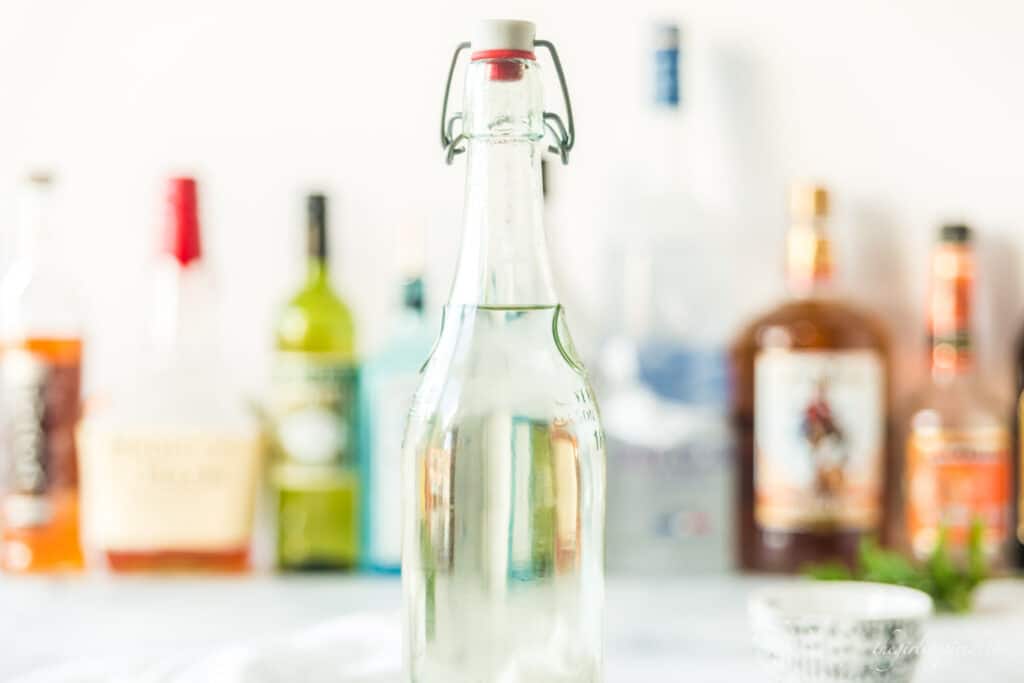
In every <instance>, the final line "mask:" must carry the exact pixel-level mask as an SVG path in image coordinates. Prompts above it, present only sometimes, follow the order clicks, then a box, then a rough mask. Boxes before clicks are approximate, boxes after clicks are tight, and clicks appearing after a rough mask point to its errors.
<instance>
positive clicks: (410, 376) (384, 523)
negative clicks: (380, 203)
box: [359, 234, 436, 573]
mask: <svg viewBox="0 0 1024 683" xmlns="http://www.w3.org/2000/svg"><path fill="white" fill-rule="evenodd" d="M418 246H419V247H421V246H422V235H421V234H416V235H410V234H406V235H404V236H403V239H402V243H401V244H400V245H399V250H400V253H401V254H402V256H403V259H404V260H405V263H403V264H402V271H403V280H404V281H403V283H402V289H401V313H400V315H399V318H398V324H397V325H396V327H395V329H394V330H393V332H392V335H391V337H390V339H389V341H388V343H387V344H386V345H385V347H384V348H383V349H382V350H381V351H379V352H378V353H376V354H374V355H372V356H370V357H369V358H367V360H366V362H365V363H364V364H363V366H362V367H361V368H360V371H359V380H360V386H359V401H360V403H359V405H360V409H359V433H360V452H361V456H360V459H361V464H362V470H363V484H362V486H363V491H364V496H363V553H362V555H363V564H365V565H366V566H367V567H369V568H370V569H373V570H374V571H380V572H386V573H398V572H399V571H401V563H402V517H401V514H402V513H401V508H402V504H401V491H402V487H401V479H402V477H401V453H402V434H403V432H404V431H405V423H406V420H407V419H408V416H409V407H410V405H411V402H412V396H413V394H414V393H415V392H416V387H417V386H418V385H419V382H420V370H421V369H422V368H423V365H424V363H425V362H426V360H427V358H428V357H429V356H430V349H431V347H432V346H433V343H434V339H435V337H436V330H435V328H434V326H433V325H432V324H430V322H429V321H428V320H427V318H426V316H425V315H424V311H423V307H424V291H423V281H424V278H423V268H424V266H423V257H422V253H421V252H422V248H417V247H418Z"/></svg>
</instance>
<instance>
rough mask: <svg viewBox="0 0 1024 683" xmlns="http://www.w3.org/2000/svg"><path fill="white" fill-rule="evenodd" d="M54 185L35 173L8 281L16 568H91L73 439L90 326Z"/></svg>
mask: <svg viewBox="0 0 1024 683" xmlns="http://www.w3.org/2000/svg"><path fill="white" fill-rule="evenodd" d="M52 185H53V183H52V180H51V178H50V176H49V175H46V174H42V173H36V174H33V175H32V176H30V177H29V179H28V182H27V187H26V191H25V194H24V200H25V201H24V206H23V215H22V218H21V223H20V230H19V235H18V244H17V256H16V258H15V261H14V263H13V264H12V265H11V268H10V270H9V271H8V273H7V274H6V276H5V277H4V280H3V283H2V285H0V416H2V419H0V463H3V468H2V470H0V481H2V482H3V488H2V491H0V527H2V529H3V532H2V548H0V550H2V552H0V567H2V568H3V570H4V571H9V572H37V571H65V570H72V569H79V568H80V567H81V566H82V551H81V548H80V545H79V533H78V468H77V458H76V454H75V442H74V438H73V436H74V430H75V425H76V423H77V422H78V415H79V403H80V385H81V359H82V328H81V324H80V323H81V319H80V317H79V308H78V306H76V304H75V291H76V290H75V287H74V286H73V284H70V283H68V281H67V276H66V269H65V268H64V267H62V264H61V263H60V262H59V259H57V258H56V257H57V255H58V254H59V253H60V251H61V250H60V249H58V248H57V245H56V244H55V243H54V241H55V239H56V236H55V235H54V234H53V233H52V228H53V226H52V225H51V221H50V211H49V204H50V195H51V188H52Z"/></svg>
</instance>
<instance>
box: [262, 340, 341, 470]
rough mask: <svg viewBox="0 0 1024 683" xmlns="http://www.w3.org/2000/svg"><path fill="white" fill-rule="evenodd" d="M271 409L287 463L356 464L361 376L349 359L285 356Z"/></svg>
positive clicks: (276, 374)
mask: <svg viewBox="0 0 1024 683" xmlns="http://www.w3.org/2000/svg"><path fill="white" fill-rule="evenodd" d="M273 381H274V386H273V397H272V400H271V411H272V417H273V419H274V436H275V442H276V446H277V448H278V449H279V451H280V453H279V456H280V459H281V461H282V462H284V461H288V462H292V463H300V464H304V465H339V466H348V467H354V464H355V448H354V446H355V430H354V428H353V426H354V422H355V396H356V374H355V370H354V368H353V366H352V363H351V360H350V359H349V358H348V357H347V356H338V355H335V354H319V353H299V352H279V353H278V354H277V356H276V359H275V365H274V378H273Z"/></svg>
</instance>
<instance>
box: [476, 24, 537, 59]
mask: <svg viewBox="0 0 1024 683" xmlns="http://www.w3.org/2000/svg"><path fill="white" fill-rule="evenodd" d="M536 33H537V27H536V26H535V25H534V23H533V22H532V21H517V20H515V19H484V20H482V21H478V22H477V24H476V27H475V28H474V29H473V40H472V41H471V43H470V45H471V46H472V48H473V51H474V52H482V51H484V50H522V51H523V52H533V38H534V35H535V34H536Z"/></svg>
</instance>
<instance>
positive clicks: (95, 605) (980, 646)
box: [0, 575, 1024, 683]
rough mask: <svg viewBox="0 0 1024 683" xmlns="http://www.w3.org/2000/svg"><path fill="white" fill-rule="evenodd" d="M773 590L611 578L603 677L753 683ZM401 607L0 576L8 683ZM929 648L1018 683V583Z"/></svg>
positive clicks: (236, 589)
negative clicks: (754, 617) (758, 626)
mask: <svg viewBox="0 0 1024 683" xmlns="http://www.w3.org/2000/svg"><path fill="white" fill-rule="evenodd" d="M772 580H773V581H775V580H777V579H772ZM768 581H769V580H767V579H759V578H751V577H736V576H718V577H694V578H677V579H670V580H665V579H661V580H653V579H652V580H639V579H629V580H626V579H615V578H611V579H609V581H608V590H607V593H608V595H607V617H606V620H607V632H608V638H607V646H606V680H607V681H609V682H611V683H615V682H618V681H623V682H628V683H634V682H644V683H648V682H650V683H654V682H660V681H698V682H700V683H715V682H716V681H723V682H729V683H734V682H741V683H748V682H750V681H757V680H759V678H760V677H759V676H758V670H757V664H756V662H755V660H754V657H753V652H752V648H751V645H750V632H749V629H748V626H747V621H746V600H747V596H748V594H749V593H750V591H751V590H753V589H755V588H757V587H760V586H763V585H766V583H767V582H768ZM399 602H400V588H399V582H398V580H397V578H389V577H380V578H376V577H351V576H349V577H341V576H325V575H315V576H291V577H276V576H259V575H256V576H251V577H247V578H241V579H239V578H230V579H229V578H224V579H219V578H178V579H173V578H147V577H140V578H123V577H106V576H83V577H76V578H35V577H28V578H20V577H11V576H0V680H2V681H10V680H17V679H18V678H19V677H20V675H23V674H26V673H29V672H32V671H36V670H38V669H40V668H50V667H53V666H54V665H56V664H61V663H65V662H66V663H69V664H80V663H85V662H90V661H91V662H93V663H95V664H96V666H102V662H103V661H117V660H118V658H123V657H126V656H130V657H132V658H135V659H149V658H151V659H152V660H153V661H157V660H159V659H161V658H163V659H167V658H178V659H181V658H191V657H195V658H201V657H204V656H209V655H211V654H214V653H216V652H217V651H218V650H223V649H225V648H229V647H232V646H236V645H239V644H244V643H245V642H252V641H253V640H259V639H266V638H274V637H286V636H288V635H289V634H294V633H296V632H300V631H302V630H303V629H308V628H310V627H313V626H315V625H317V624H321V623H324V622H329V621H331V620H336V619H337V618H338V617H339V616H342V615H346V614H352V613H358V612H366V611H375V612H384V613H387V612H390V613H391V614H393V615H394V617H393V618H394V619H397V610H398V608H399ZM923 650H924V654H923V659H922V662H921V666H920V668H919V671H918V676H917V679H916V680H917V681H918V683H967V682H973V681H985V682H986V683H987V682H990V681H991V682H999V683H1002V682H1004V681H1005V682H1010V681H1024V582H1021V581H1010V580H1003V581H994V582H991V583H989V584H987V585H986V586H984V587H983V588H982V590H981V592H980V594H979V596H978V600H977V605H976V609H975V611H974V612H973V613H972V614H971V615H970V616H967V617H946V616H944V617H938V618H935V619H933V620H932V621H931V623H929V625H928V627H927V636H926V640H925V643H924V648H923ZM394 657H395V660H396V662H397V660H398V657H399V654H398V650H397V647H396V648H395V653H394ZM47 680H49V679H47ZM69 680H71V679H69ZM75 680H84V679H75ZM89 680H102V678H92V679H89Z"/></svg>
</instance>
